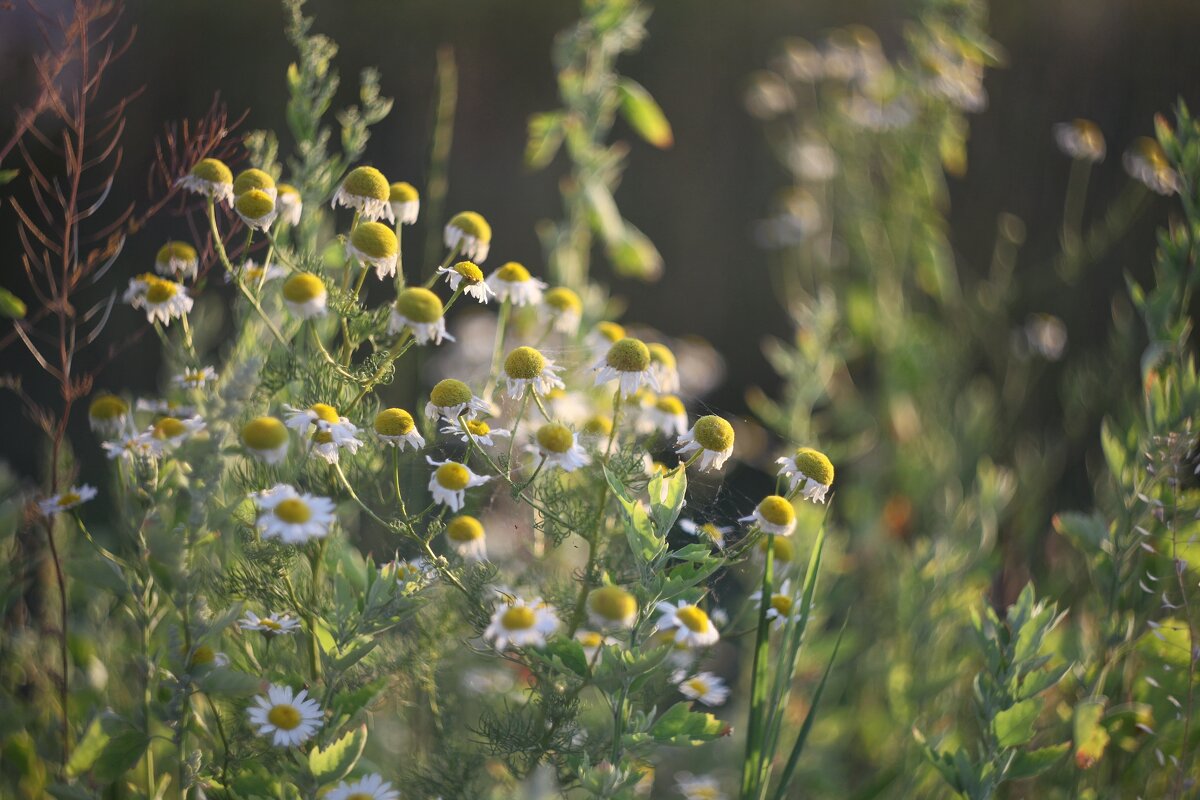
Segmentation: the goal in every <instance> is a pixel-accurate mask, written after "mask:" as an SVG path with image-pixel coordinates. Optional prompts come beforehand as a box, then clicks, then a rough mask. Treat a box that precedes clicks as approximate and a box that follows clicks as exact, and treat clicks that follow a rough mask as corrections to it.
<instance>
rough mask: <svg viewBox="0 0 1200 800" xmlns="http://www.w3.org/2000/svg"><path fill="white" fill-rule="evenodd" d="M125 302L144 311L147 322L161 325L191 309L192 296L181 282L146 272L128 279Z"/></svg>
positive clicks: (169, 322)
mask: <svg viewBox="0 0 1200 800" xmlns="http://www.w3.org/2000/svg"><path fill="white" fill-rule="evenodd" d="M125 302H127V303H129V304H130V305H131V306H133V307H134V308H140V309H142V310H143V311H145V312H146V320H147V321H148V322H150V323H154V322H161V323H162V324H163V325H170V324H171V320H173V319H175V318H176V317H182V316H183V315H184V314H186V313H188V312H189V311H191V310H192V298H191V297H190V296H189V295H188V291H187V288H186V287H185V286H184V285H183V284H181V283H176V282H175V281H172V280H167V279H166V278H160V277H158V276H157V275H151V274H150V273H148V272H147V273H145V274H143V275H139V276H137V277H136V278H131V279H130V281H129V288H128V289H126V290H125Z"/></svg>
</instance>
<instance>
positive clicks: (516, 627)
mask: <svg viewBox="0 0 1200 800" xmlns="http://www.w3.org/2000/svg"><path fill="white" fill-rule="evenodd" d="M536 619H537V617H536V615H535V614H534V613H533V609H532V608H530V607H529V606H513V607H512V608H510V609H508V610H507V611H505V612H504V614H502V615H501V617H500V624H501V625H503V626H504V627H505V628H506V629H508V630H510V631H527V630H529V629H530V628H532V627H533V623H534V621H535V620H536Z"/></svg>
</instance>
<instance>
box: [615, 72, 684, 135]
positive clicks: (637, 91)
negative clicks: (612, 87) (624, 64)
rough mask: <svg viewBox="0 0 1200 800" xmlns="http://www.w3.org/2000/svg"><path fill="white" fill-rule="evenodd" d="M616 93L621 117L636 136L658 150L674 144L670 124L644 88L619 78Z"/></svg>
mask: <svg viewBox="0 0 1200 800" xmlns="http://www.w3.org/2000/svg"><path fill="white" fill-rule="evenodd" d="M617 93H618V94H619V95H620V97H621V116H623V117H624V118H625V121H626V122H628V123H629V126H630V127H631V128H633V129H634V130H635V131H637V134H638V136H641V137H642V138H643V139H645V140H646V141H647V142H649V143H650V144H652V145H654V146H655V147H657V148H659V149H660V150H665V149H666V148H668V147H670V146H671V145H673V144H674V143H675V135H674V134H673V133H672V132H671V123H669V122H667V116H666V114H663V111H662V109H661V108H659V105H658V103H657V102H655V100H654V98H653V97H651V96H650V93H649V92H648V91H646V89H645V87H644V86H642V85H641V84H640V83H638V82H637V81H634V80H631V79H630V78H621V80H620V82H619V83H618V84H617Z"/></svg>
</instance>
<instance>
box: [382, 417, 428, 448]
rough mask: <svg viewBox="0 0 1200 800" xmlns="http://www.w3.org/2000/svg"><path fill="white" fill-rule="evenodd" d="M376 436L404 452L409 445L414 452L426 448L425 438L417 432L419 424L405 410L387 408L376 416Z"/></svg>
mask: <svg viewBox="0 0 1200 800" xmlns="http://www.w3.org/2000/svg"><path fill="white" fill-rule="evenodd" d="M375 435H376V436H378V437H379V440H380V441H381V442H383V443H385V444H387V445H390V446H391V447H395V448H397V449H399V450H404V447H405V445H408V446H409V447H411V448H412V449H413V450H420V449H421V448H422V447H424V446H425V437H423V436H422V435H421V432H420V431H419V430H417V423H416V422H415V421H414V420H413V418H412V414H409V413H408V412H407V411H405V410H404V409H403V408H385V409H384V410H383V411H380V412H379V413H378V414H376V415H375Z"/></svg>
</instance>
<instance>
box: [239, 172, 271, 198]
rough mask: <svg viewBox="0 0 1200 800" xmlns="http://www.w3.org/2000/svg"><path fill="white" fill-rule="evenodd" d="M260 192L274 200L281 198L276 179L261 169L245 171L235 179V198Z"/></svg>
mask: <svg viewBox="0 0 1200 800" xmlns="http://www.w3.org/2000/svg"><path fill="white" fill-rule="evenodd" d="M253 191H259V192H262V193H263V194H265V195H267V196H268V197H270V198H271V199H272V200H274V199H275V198H276V197H278V196H279V190H278V189H277V188H276V187H275V179H274V178H272V177H271V176H270V175H268V174H267V173H266V172H263V171H262V170H261V169H255V168H254V167H251V168H250V169H244V170H242V171H241V172H239V173H238V174H237V177H236V178H234V179H233V196H234V197H235V198H237V197H241V196H242V195H244V194H246V193H247V192H253ZM235 202H236V201H235Z"/></svg>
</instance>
